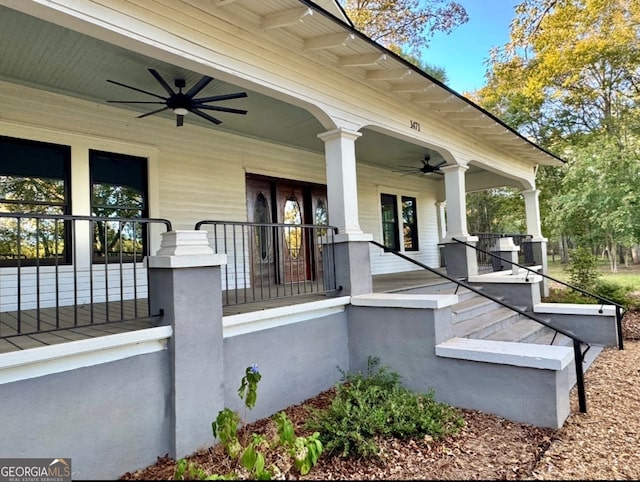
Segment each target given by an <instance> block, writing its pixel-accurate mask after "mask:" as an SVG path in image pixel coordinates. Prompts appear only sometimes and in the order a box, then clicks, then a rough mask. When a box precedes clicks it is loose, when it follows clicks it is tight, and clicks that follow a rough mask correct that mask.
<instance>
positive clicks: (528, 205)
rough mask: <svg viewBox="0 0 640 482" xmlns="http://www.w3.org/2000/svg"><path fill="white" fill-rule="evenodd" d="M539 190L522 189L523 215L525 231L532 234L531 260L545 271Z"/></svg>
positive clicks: (545, 284) (545, 288) (545, 290)
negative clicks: (525, 225)
mask: <svg viewBox="0 0 640 482" xmlns="http://www.w3.org/2000/svg"><path fill="white" fill-rule="evenodd" d="M539 196H540V191H539V190H537V189H530V190H527V191H522V197H523V198H524V207H525V215H526V221H527V233H529V234H530V235H531V236H532V239H531V241H530V242H531V248H532V250H533V262H534V263H535V264H538V265H540V266H542V272H543V273H544V274H546V273H547V270H548V267H547V238H545V237H544V236H542V231H541V228H540V203H539V201H538V197H539ZM542 293H543V296H549V280H548V279H547V278H543V282H542Z"/></svg>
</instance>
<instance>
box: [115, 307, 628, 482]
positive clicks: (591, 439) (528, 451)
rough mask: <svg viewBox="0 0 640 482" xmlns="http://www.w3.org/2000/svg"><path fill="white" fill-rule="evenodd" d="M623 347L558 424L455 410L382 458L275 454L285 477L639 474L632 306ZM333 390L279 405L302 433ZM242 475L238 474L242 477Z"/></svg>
mask: <svg viewBox="0 0 640 482" xmlns="http://www.w3.org/2000/svg"><path fill="white" fill-rule="evenodd" d="M623 335H624V340H625V343H624V345H625V346H624V350H618V349H617V348H606V349H605V350H603V352H602V353H601V354H600V356H599V357H598V358H597V359H596V361H595V362H594V363H593V364H592V365H591V367H590V369H589V370H588V371H587V373H586V375H585V385H586V393H587V413H586V414H583V413H580V412H579V410H578V402H577V393H576V390H575V388H574V390H573V391H572V393H571V415H570V416H569V418H568V420H567V421H566V422H565V424H564V426H563V427H562V428H561V429H559V430H554V429H544V428H538V427H534V426H531V425H527V424H520V423H514V422H511V421H508V420H505V419H503V418H501V417H497V416H495V415H488V414H485V413H481V412H478V411H474V410H461V413H462V415H463V417H464V419H465V422H466V423H465V426H464V427H463V428H462V430H461V431H460V433H459V434H458V435H456V436H453V437H449V438H447V439H446V440H444V441H432V440H430V439H428V438H427V439H425V440H409V441H399V440H396V439H389V440H379V441H378V443H379V446H380V447H381V453H382V460H381V461H378V462H376V461H370V460H368V461H367V460H357V459H342V458H338V457H322V458H321V460H320V462H319V463H318V465H317V466H316V467H314V468H313V469H312V470H311V472H310V473H309V474H307V475H306V476H304V477H301V476H299V475H298V474H297V472H296V471H295V468H293V467H290V466H287V465H286V463H285V462H284V460H286V459H284V458H282V454H281V453H278V452H274V453H272V454H268V457H269V459H270V461H275V460H279V462H278V463H279V466H280V468H281V470H282V474H281V475H280V477H279V478H286V479H308V480H312V479H316V480H321V479H334V480H365V479H368V480H374V479H387V480H388V479H396V480H408V479H422V480H428V479H430V480H472V479H478V480H480V479H484V480H489V479H494V480H495V479H506V480H553V479H555V480H563V479H564V480H568V479H575V480H588V479H591V480H593V479H604V480H612V479H635V480H639V479H640V457H639V452H638V450H639V449H638V441H639V440H640V416H639V413H640V313H638V312H630V313H627V314H626V315H625V318H624V320H623ZM332 396H333V390H329V391H327V392H323V393H321V394H320V395H318V396H316V397H314V398H312V399H309V400H307V401H305V402H304V403H303V404H300V405H295V406H291V407H289V408H288V409H287V410H286V412H287V415H289V417H290V418H291V419H292V421H293V422H294V425H295V426H296V434H298V435H305V433H304V432H303V429H302V426H303V424H304V420H305V418H306V416H307V409H306V407H305V406H306V405H312V406H315V407H323V406H326V405H327V404H328V403H329V401H330V400H331V397H332ZM254 432H255V433H263V434H271V435H273V434H274V433H275V427H274V425H273V422H271V421H270V420H269V419H263V420H259V421H257V422H255V423H253V424H250V425H248V426H247V427H245V429H244V432H242V433H241V436H246V435H248V434H250V433H254ZM188 459H189V460H193V461H196V462H197V463H198V464H200V466H202V467H203V468H205V469H206V470H207V471H208V472H209V473H217V474H225V473H229V471H230V470H231V469H233V468H234V467H232V466H231V465H230V464H229V462H228V460H227V458H226V457H224V455H223V453H222V447H221V446H220V445H218V446H215V447H209V448H207V449H205V450H201V451H199V452H197V453H195V454H193V455H191V456H190V457H188ZM174 470H175V460H173V459H171V458H169V457H167V456H165V457H161V458H158V461H157V463H156V464H154V465H152V466H150V467H147V468H145V469H141V470H137V471H135V472H127V473H125V474H124V475H123V476H122V479H124V480H168V479H171V478H173V474H174ZM246 476H247V474H245V477H246Z"/></svg>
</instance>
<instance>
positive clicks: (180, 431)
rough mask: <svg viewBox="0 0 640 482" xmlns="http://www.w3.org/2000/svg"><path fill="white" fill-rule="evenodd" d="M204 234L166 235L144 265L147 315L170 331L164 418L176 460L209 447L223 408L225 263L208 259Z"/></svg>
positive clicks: (217, 258)
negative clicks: (213, 426) (167, 409)
mask: <svg viewBox="0 0 640 482" xmlns="http://www.w3.org/2000/svg"><path fill="white" fill-rule="evenodd" d="M203 233H204V236H203V235H202V234H196V233H180V234H178V235H176V234H175V233H165V234H166V236H165V237H163V244H162V247H161V249H160V250H159V251H158V253H159V256H152V257H150V258H149V260H148V265H149V301H150V304H151V312H152V313H157V312H162V313H163V316H162V318H161V323H162V324H171V326H172V328H173V336H172V337H171V339H170V340H169V343H168V350H169V367H168V368H169V371H170V373H171V385H170V387H169V393H168V394H167V395H168V396H169V397H170V400H171V405H170V406H171V413H169V414H167V418H168V419H169V432H170V434H169V435H170V440H171V444H170V448H171V451H170V453H169V455H170V456H171V457H173V458H176V459H177V458H180V457H184V456H186V455H188V454H190V453H192V452H194V451H196V450H198V449H199V448H201V447H203V446H206V445H210V444H211V443H213V441H214V440H213V436H212V435H211V421H212V420H213V419H214V418H215V416H216V414H217V413H218V411H220V410H222V409H223V408H224V371H223V333H222V287H221V284H222V283H221V278H220V264H221V263H223V262H224V258H219V257H217V256H215V255H211V254H209V251H207V248H208V242H207V239H206V232H203ZM165 241H166V242H165ZM182 241H184V243H183V242H182ZM185 243H186V244H185ZM185 247H186V249H182V248H185ZM170 253H174V254H170ZM175 253H179V254H175ZM216 263H217V264H216ZM160 310H162V311H160ZM205 374H206V377H205ZM140 376H144V374H140Z"/></svg>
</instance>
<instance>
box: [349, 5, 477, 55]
mask: <svg viewBox="0 0 640 482" xmlns="http://www.w3.org/2000/svg"><path fill="white" fill-rule="evenodd" d="M340 3H341V5H342V6H343V8H344V10H345V12H346V13H347V15H348V16H349V18H350V19H351V21H352V22H353V24H354V25H355V27H356V28H357V29H358V30H360V31H361V32H363V33H364V34H366V35H367V36H368V37H370V38H371V39H372V40H375V41H376V42H378V43H380V44H381V45H384V46H385V47H388V48H395V50H394V51H396V52H399V51H400V50H402V49H407V50H409V51H410V52H411V53H416V52H417V51H418V50H420V49H422V48H424V47H426V46H427V45H428V44H429V38H430V37H431V36H432V35H433V33H434V32H445V33H449V32H451V31H452V30H453V29H454V28H455V27H457V26H458V25H461V24H463V23H465V22H467V21H468V19H469V18H468V16H467V12H466V10H465V9H464V7H463V6H462V5H460V4H459V3H457V2H454V1H450V0H340Z"/></svg>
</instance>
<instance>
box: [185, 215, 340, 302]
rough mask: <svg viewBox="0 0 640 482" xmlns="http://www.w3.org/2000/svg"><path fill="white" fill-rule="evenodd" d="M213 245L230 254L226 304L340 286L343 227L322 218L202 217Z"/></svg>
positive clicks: (225, 268)
mask: <svg viewBox="0 0 640 482" xmlns="http://www.w3.org/2000/svg"><path fill="white" fill-rule="evenodd" d="M203 226H211V228H210V229H208V231H209V238H210V245H211V247H212V249H213V250H214V252H215V253H218V254H226V255H227V264H226V265H224V266H223V268H222V285H223V286H222V289H223V301H222V302H223V305H237V304H243V303H252V302H257V301H265V300H272V299H277V298H284V297H291V296H298V295H304V294H312V293H318V294H320V293H330V292H334V291H336V290H337V289H338V287H337V285H336V266H335V251H334V240H335V235H336V234H337V233H338V229H337V228H335V227H333V226H327V225H319V224H286V223H249V222H233V221H210V220H206V221H200V222H198V223H197V224H196V226H195V229H196V230H198V229H201V228H203Z"/></svg>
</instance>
